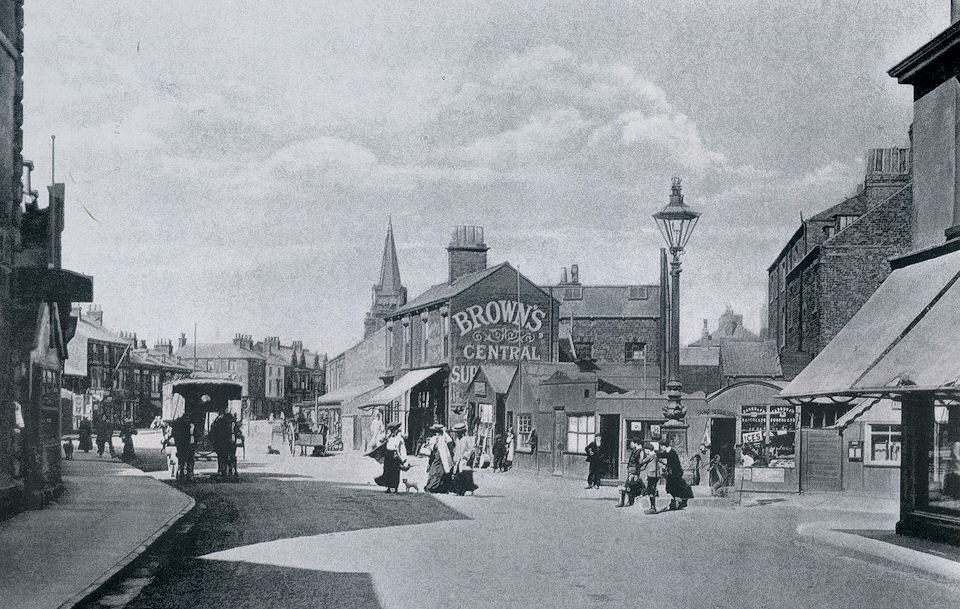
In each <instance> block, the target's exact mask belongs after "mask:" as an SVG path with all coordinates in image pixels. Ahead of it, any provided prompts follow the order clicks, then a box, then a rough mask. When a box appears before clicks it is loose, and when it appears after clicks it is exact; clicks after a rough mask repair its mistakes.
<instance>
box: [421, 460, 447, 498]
mask: <svg viewBox="0 0 960 609" xmlns="http://www.w3.org/2000/svg"><path fill="white" fill-rule="evenodd" d="M423 490H424V491H426V492H428V493H447V492H449V491H450V474H449V473H448V472H445V471H443V462H442V461H440V456H439V455H437V451H433V452H432V453H431V454H430V461H429V464H428V465H427V483H426V484H425V485H424V487H423Z"/></svg>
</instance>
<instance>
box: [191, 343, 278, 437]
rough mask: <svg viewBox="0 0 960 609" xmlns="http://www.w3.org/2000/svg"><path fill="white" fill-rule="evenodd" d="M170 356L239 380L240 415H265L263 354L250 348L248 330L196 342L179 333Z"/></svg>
mask: <svg viewBox="0 0 960 609" xmlns="http://www.w3.org/2000/svg"><path fill="white" fill-rule="evenodd" d="M174 356H175V357H176V358H177V362H178V363H180V364H182V365H184V366H188V367H190V368H192V369H194V370H199V371H202V372H219V373H222V374H227V375H229V376H231V377H232V378H234V379H236V380H238V381H240V382H241V383H242V384H243V395H242V397H241V400H242V409H243V410H242V412H243V415H244V416H245V417H249V418H253V419H264V418H266V417H267V416H268V414H269V412H270V411H269V409H268V402H267V380H268V379H267V357H266V356H265V355H263V354H262V353H260V352H258V351H256V349H254V345H253V337H252V336H250V335H249V334H237V335H236V336H235V337H234V339H233V342H229V343H198V344H196V345H193V344H188V343H187V340H186V337H185V336H184V335H183V334H181V335H180V345H179V348H178V349H177V350H176V351H174ZM281 367H282V366H281ZM274 387H276V385H274ZM281 388H282V384H281Z"/></svg>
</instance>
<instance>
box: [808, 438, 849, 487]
mask: <svg viewBox="0 0 960 609" xmlns="http://www.w3.org/2000/svg"><path fill="white" fill-rule="evenodd" d="M841 457H842V453H841V444H840V432H838V431H837V430H836V429H829V428H827V429H802V430H800V459H801V465H800V492H811V491H812V492H836V491H839V490H840V489H841V482H842V480H841V470H840V467H841V464H840V459H841Z"/></svg>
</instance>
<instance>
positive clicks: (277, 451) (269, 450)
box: [267, 445, 280, 455]
mask: <svg viewBox="0 0 960 609" xmlns="http://www.w3.org/2000/svg"><path fill="white" fill-rule="evenodd" d="M267 454H268V455H279V454H280V449H279V448H274V447H272V446H269V445H268V446H267Z"/></svg>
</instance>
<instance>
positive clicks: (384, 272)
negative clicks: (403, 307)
mask: <svg viewBox="0 0 960 609" xmlns="http://www.w3.org/2000/svg"><path fill="white" fill-rule="evenodd" d="M377 287H379V288H380V290H381V293H382V294H399V292H400V290H401V289H402V288H403V284H401V283H400V264H399V263H398V262H397V245H396V243H394V241H393V216H388V217H387V239H386V241H385V242H384V244H383V261H382V262H381V263H380V283H378V284H377Z"/></svg>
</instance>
